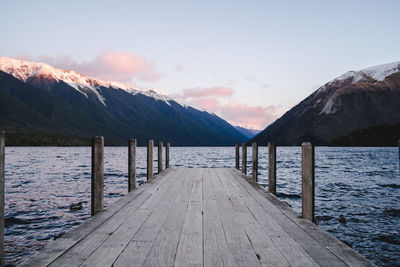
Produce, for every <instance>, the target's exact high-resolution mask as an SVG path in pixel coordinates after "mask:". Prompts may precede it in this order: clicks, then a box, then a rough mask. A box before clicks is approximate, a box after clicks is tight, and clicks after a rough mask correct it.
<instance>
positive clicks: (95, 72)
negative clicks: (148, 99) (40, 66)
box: [20, 51, 160, 83]
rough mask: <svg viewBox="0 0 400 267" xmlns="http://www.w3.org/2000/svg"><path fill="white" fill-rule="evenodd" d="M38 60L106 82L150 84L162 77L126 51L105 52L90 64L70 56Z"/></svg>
mask: <svg viewBox="0 0 400 267" xmlns="http://www.w3.org/2000/svg"><path fill="white" fill-rule="evenodd" d="M20 57H24V58H25V59H26V58H27V57H28V58H29V56H27V55H21V56H20ZM38 59H39V60H40V61H42V62H45V63H47V64H50V65H52V66H55V67H57V68H61V69H72V70H74V71H77V72H80V73H83V74H85V75H89V76H92V77H95V78H98V79H101V80H106V81H117V82H128V83H129V82H132V79H138V80H141V81H148V82H154V81H158V80H159V79H160V75H159V74H158V73H157V72H156V71H155V68H154V65H153V64H152V63H150V62H148V61H146V60H145V59H144V58H142V57H140V56H138V55H136V54H134V53H131V52H126V51H123V52H121V51H120V52H113V51H104V52H102V53H100V54H99V55H98V56H97V57H95V58H94V59H93V60H91V61H88V62H77V61H76V60H75V59H74V58H72V57H69V56H56V57H48V56H41V57H39V58H38Z"/></svg>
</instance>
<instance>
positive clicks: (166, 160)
mask: <svg viewBox="0 0 400 267" xmlns="http://www.w3.org/2000/svg"><path fill="white" fill-rule="evenodd" d="M165 168H166V169H168V168H169V142H167V143H166V144H165Z"/></svg>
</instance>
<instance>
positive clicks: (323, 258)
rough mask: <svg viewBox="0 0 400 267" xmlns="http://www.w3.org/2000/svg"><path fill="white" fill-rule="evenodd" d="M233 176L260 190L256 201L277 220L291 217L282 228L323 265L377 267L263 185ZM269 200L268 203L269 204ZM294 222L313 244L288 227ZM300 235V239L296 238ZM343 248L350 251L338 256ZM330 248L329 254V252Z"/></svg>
mask: <svg viewBox="0 0 400 267" xmlns="http://www.w3.org/2000/svg"><path fill="white" fill-rule="evenodd" d="M233 173H236V177H239V180H238V181H239V182H240V177H241V178H242V179H241V180H247V183H243V185H244V186H245V187H246V184H247V186H250V187H253V188H254V189H255V190H256V191H258V193H259V194H256V195H255V196H256V197H255V199H257V200H258V201H259V202H260V204H261V205H262V206H263V208H264V209H266V210H268V212H270V213H271V214H273V216H274V218H279V216H282V213H283V214H285V215H286V216H287V218H285V219H281V220H280V221H279V222H280V225H281V226H282V227H283V228H284V229H285V231H287V232H288V233H289V234H290V235H291V236H292V237H294V238H296V241H298V242H299V244H301V246H302V247H303V248H304V249H305V250H307V252H308V253H309V255H311V256H312V257H313V259H314V260H315V261H317V262H318V263H319V264H320V265H322V266H324V265H332V266H343V263H345V264H346V265H350V266H352V265H353V264H354V262H358V263H361V264H362V265H364V266H374V264H373V263H371V262H370V261H368V260H367V259H365V258H364V257H363V256H361V255H360V254H358V253H357V252H356V251H354V250H353V249H351V248H349V247H348V246H346V245H345V244H343V243H342V242H341V241H339V240H338V239H336V238H334V237H333V236H331V235H330V234H328V233H326V232H325V231H323V230H321V229H320V228H318V226H316V225H315V224H314V223H312V222H311V221H308V220H304V219H302V218H300V217H299V216H298V215H297V214H296V213H295V212H294V211H293V210H292V209H291V208H290V207H288V206H287V205H286V204H284V203H283V202H281V201H279V200H278V199H277V198H276V197H275V196H274V195H272V194H269V193H267V192H266V191H265V190H264V189H263V188H261V186H259V185H258V184H256V183H254V182H252V181H251V180H250V179H248V178H247V177H246V176H244V175H242V174H240V173H239V172H234V171H233ZM233 177H235V176H233ZM244 182H245V181H244ZM249 192H250V191H249ZM251 192H253V191H251ZM263 199H264V200H263ZM265 199H267V200H268V201H265ZM290 223H295V224H296V226H298V227H299V228H300V229H301V230H303V231H304V232H306V233H307V234H308V235H309V236H311V237H312V238H313V241H312V240H310V239H309V238H307V235H304V234H302V231H301V230H300V229H299V228H296V229H295V230H294V229H292V230H290V227H288V225H290ZM296 235H298V236H297V237H296ZM321 247H322V249H321ZM341 248H343V249H344V250H346V252H343V253H338V252H337V251H335V250H338V249H341ZM326 249H327V250H328V251H326ZM332 254H333V255H334V256H335V257H336V258H338V259H339V260H340V261H335V257H333V256H332Z"/></svg>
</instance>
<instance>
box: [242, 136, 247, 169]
mask: <svg viewBox="0 0 400 267" xmlns="http://www.w3.org/2000/svg"><path fill="white" fill-rule="evenodd" d="M242 173H244V174H246V173H247V145H246V143H243V144H242Z"/></svg>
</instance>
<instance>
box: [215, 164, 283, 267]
mask: <svg viewBox="0 0 400 267" xmlns="http://www.w3.org/2000/svg"><path fill="white" fill-rule="evenodd" d="M218 176H219V178H220V180H221V182H222V184H223V185H224V186H223V187H224V189H225V191H226V193H227V195H228V197H229V199H230V201H231V203H232V207H233V209H234V210H235V213H236V216H237V217H238V218H239V220H240V222H241V225H242V227H243V229H244V231H245V232H246V235H247V237H248V239H249V240H250V242H251V245H252V246H253V248H254V251H255V253H256V255H257V257H258V258H259V260H260V262H261V264H263V265H267V266H290V264H289V263H288V262H287V260H286V259H285V257H284V256H283V254H282V253H281V252H280V251H279V249H277V248H276V246H275V244H274V243H273V241H272V240H271V238H270V237H269V236H268V235H267V233H266V232H265V230H264V228H263V227H262V226H261V225H260V224H259V223H258V221H257V220H256V219H255V217H254V216H253V214H251V212H250V210H249V209H248V208H247V206H246V205H245V204H244V202H243V200H242V199H241V198H243V197H249V196H248V193H247V191H245V190H243V188H242V187H237V186H233V184H232V181H233V179H232V178H231V177H229V174H228V173H226V171H225V170H218Z"/></svg>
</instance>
